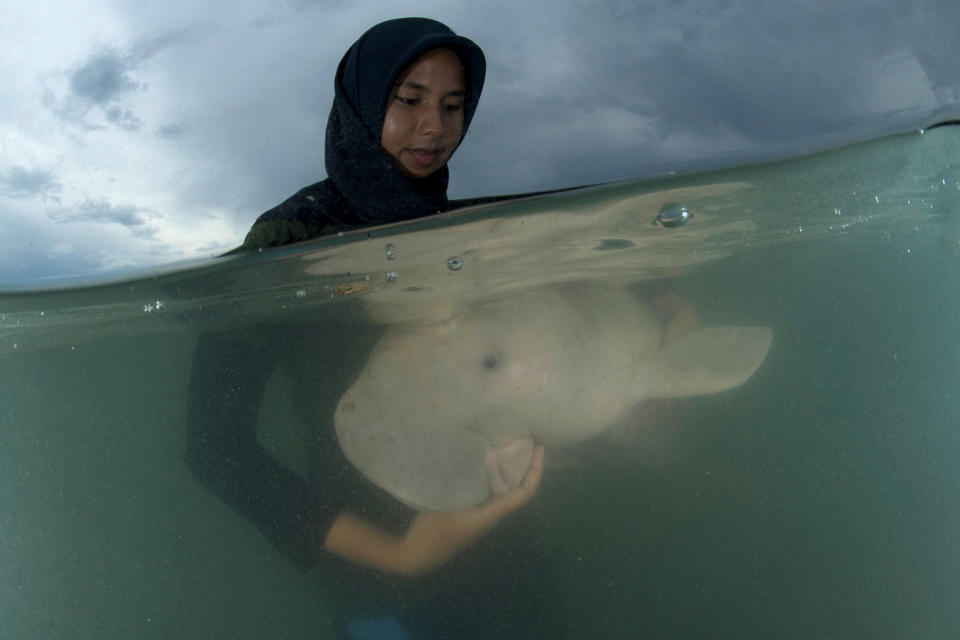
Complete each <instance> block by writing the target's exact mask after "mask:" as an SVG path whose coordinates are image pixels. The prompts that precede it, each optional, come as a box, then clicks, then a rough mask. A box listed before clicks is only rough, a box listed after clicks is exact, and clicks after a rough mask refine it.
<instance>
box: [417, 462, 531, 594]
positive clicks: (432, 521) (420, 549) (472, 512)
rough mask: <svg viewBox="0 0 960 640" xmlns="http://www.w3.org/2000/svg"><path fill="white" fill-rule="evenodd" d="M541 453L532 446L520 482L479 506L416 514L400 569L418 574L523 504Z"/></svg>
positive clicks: (439, 563) (437, 564) (433, 565)
mask: <svg viewBox="0 0 960 640" xmlns="http://www.w3.org/2000/svg"><path fill="white" fill-rule="evenodd" d="M543 455H544V454H543V447H542V446H539V447H537V448H536V449H534V451H533V459H532V460H531V461H530V468H529V469H528V470H527V474H526V475H525V476H524V478H523V482H521V483H520V484H519V485H517V486H516V487H514V488H513V489H510V490H509V491H507V492H506V493H504V494H503V495H500V496H498V497H495V498H493V499H491V500H488V501H487V502H485V503H483V504H482V505H480V506H477V507H472V508H470V509H464V510H462V511H422V512H420V513H419V514H417V516H416V518H414V520H413V522H412V523H411V524H410V529H409V530H408V531H407V535H406V536H405V537H404V539H403V542H402V543H401V547H402V550H401V556H402V558H403V563H404V567H403V569H404V570H403V571H402V573H404V574H406V575H418V574H420V573H423V572H425V571H429V570H430V569H433V568H435V567H437V566H439V565H441V564H443V563H444V562H446V561H447V560H449V559H450V558H452V557H453V556H454V555H456V554H457V553H459V552H460V551H462V550H463V549H465V548H466V547H468V546H470V544H471V543H473V542H474V541H476V540H477V539H478V538H480V537H481V536H483V535H484V534H485V533H487V532H488V531H489V530H490V529H492V528H493V527H494V526H496V525H497V523H499V522H500V521H501V520H503V518H505V517H506V516H507V515H509V514H510V513H512V512H513V511H515V510H516V509H518V508H520V507H521V506H523V505H524V504H526V503H527V501H528V500H530V498H532V497H533V496H534V495H536V493H537V488H538V487H539V486H540V479H541V477H542V476H543Z"/></svg>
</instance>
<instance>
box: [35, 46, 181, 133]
mask: <svg viewBox="0 0 960 640" xmlns="http://www.w3.org/2000/svg"><path fill="white" fill-rule="evenodd" d="M192 31H195V29H194V30H192ZM192 31H191V30H182V31H175V32H170V33H165V34H161V35H159V36H153V37H149V38H145V39H142V40H139V41H137V42H135V43H133V44H131V45H130V46H129V47H127V48H126V49H124V50H121V49H117V48H100V49H98V50H97V51H95V52H93V53H92V54H90V56H89V57H88V58H87V59H86V60H83V61H82V62H80V63H78V64H77V65H76V66H75V67H74V68H73V70H72V71H69V72H67V74H66V77H67V86H68V90H69V91H68V93H67V94H66V95H64V96H61V97H59V98H58V97H57V96H56V95H55V94H54V93H53V92H52V91H51V90H50V89H49V87H48V88H46V89H45V90H44V92H43V95H42V98H41V103H42V104H43V105H44V106H46V107H48V108H50V109H51V110H52V111H53V113H55V114H56V115H57V116H59V117H60V118H62V119H63V120H66V121H68V122H71V123H73V124H75V125H77V126H80V127H82V128H84V129H102V128H103V127H104V125H101V124H98V123H96V122H91V121H90V120H89V116H90V114H91V112H93V113H95V114H98V115H100V116H102V118H103V120H104V122H105V123H106V124H107V125H112V126H115V127H116V128H118V129H121V130H123V131H137V130H139V129H140V128H141V127H142V126H143V120H142V119H141V118H139V117H138V116H137V115H136V113H135V112H134V111H133V108H132V107H131V106H130V105H129V104H125V103H124V100H126V99H128V98H129V97H130V96H132V95H133V94H136V93H138V92H141V91H144V90H145V89H146V88H147V84H146V82H143V81H138V80H137V79H136V78H137V75H138V72H141V71H142V66H143V65H144V63H145V62H147V61H148V60H150V59H151V58H152V57H153V56H155V55H156V54H157V53H159V52H160V51H162V50H164V49H165V48H167V47H170V46H171V45H174V44H177V43H180V42H183V41H185V40H187V39H189V37H190V34H191V33H192Z"/></svg>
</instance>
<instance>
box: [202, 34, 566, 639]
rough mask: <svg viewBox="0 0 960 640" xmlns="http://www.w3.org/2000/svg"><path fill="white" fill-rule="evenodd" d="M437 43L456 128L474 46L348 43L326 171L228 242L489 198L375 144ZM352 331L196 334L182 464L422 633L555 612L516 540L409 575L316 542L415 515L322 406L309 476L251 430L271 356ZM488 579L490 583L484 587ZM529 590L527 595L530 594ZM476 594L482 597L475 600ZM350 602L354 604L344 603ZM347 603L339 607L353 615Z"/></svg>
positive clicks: (301, 563) (458, 631) (371, 39)
mask: <svg viewBox="0 0 960 640" xmlns="http://www.w3.org/2000/svg"><path fill="white" fill-rule="evenodd" d="M438 46H445V47H449V48H451V49H453V50H454V51H456V52H457V53H458V55H459V56H460V58H461V60H462V61H463V63H464V68H465V79H466V84H467V87H466V88H467V96H466V100H465V105H464V132H466V128H467V126H468V125H469V123H470V119H471V118H472V116H473V113H474V110H475V109H476V105H477V101H478V99H479V95H480V91H481V88H482V85H483V79H484V69H485V67H484V64H485V63H484V59H483V54H482V52H481V51H480V49H479V48H478V47H477V46H476V45H474V44H473V43H472V42H470V41H469V40H466V39H465V38H461V37H459V36H456V35H454V34H453V32H451V31H449V29H447V28H446V27H444V26H443V25H441V24H439V23H437V22H433V21H430V20H424V19H403V20H397V21H390V22H387V23H382V24H381V25H378V26H377V27H374V28H373V29H371V30H370V31H368V32H367V33H366V34H364V36H362V37H361V38H360V39H359V40H358V41H357V42H356V43H355V44H354V45H353V47H351V49H350V50H349V51H348V52H347V53H346V55H345V56H344V58H343V60H342V61H341V62H340V65H339V67H338V69H337V75H336V81H335V97H334V102H333V107H332V109H331V113H330V118H329V121H328V125H327V132H326V166H327V173H328V176H329V177H328V178H327V179H326V180H323V181H322V182H318V183H316V184H314V185H311V186H308V187H306V188H304V189H302V190H301V191H299V192H298V193H296V194H295V195H294V196H292V197H291V198H289V199H288V200H286V201H285V202H283V203H282V204H280V205H279V206H277V207H275V208H273V209H271V210H269V211H267V212H266V213H264V214H263V215H261V216H260V217H259V218H258V219H257V221H256V222H255V223H254V225H253V227H252V228H251V229H250V232H249V233H248V235H247V237H246V239H245V240H244V243H243V245H242V246H241V247H239V248H238V249H237V250H235V251H234V252H236V251H249V250H256V249H263V248H268V247H274V246H280V245H285V244H289V243H293V242H299V241H304V240H309V239H312V238H316V237H320V236H323V235H328V234H331V233H336V232H338V231H344V230H349V229H356V228H360V227H364V226H370V225H376V224H384V223H389V222H395V221H400V220H408V219H413V218H419V217H423V216H427V215H431V214H434V213H436V212H439V211H445V210H448V209H450V208H452V207H457V206H463V205H465V204H473V203H477V202H483V201H486V200H492V199H494V198H490V199H487V198H481V199H476V200H472V201H460V202H450V201H448V200H447V197H446V189H447V179H448V173H447V169H446V167H444V168H442V169H440V170H438V171H436V172H435V173H434V174H432V175H431V176H430V177H428V178H425V179H418V180H414V179H410V178H407V177H405V176H403V175H402V174H400V173H399V172H398V171H397V170H396V169H395V168H394V166H393V162H392V160H391V159H390V157H389V156H388V155H387V154H386V152H385V151H384V150H383V149H382V148H381V147H380V144H379V131H380V130H381V129H382V126H383V119H384V114H385V112H386V108H387V101H388V99H389V95H390V92H391V89H392V87H393V83H394V81H395V78H396V77H398V75H399V74H400V73H401V72H402V71H403V70H404V69H405V68H406V67H408V66H409V65H410V64H411V63H412V62H413V61H415V60H416V59H417V58H418V57H419V56H421V55H422V54H423V53H425V52H427V51H429V50H431V49H434V48H436V47H438ZM231 253H233V252H231ZM356 329H357V328H356V327H349V328H346V329H345V330H343V331H339V330H338V329H337V328H336V327H335V326H334V325H319V326H317V325H304V324H302V323H301V324H299V325H297V324H292V323H271V324H269V325H257V326H252V327H249V328H247V329H244V330H236V329H234V330H231V331H223V332H206V333H204V334H202V335H201V336H200V340H199V343H198V346H197V351H196V354H195V357H194V368H193V373H192V377H191V382H190V386H191V393H190V408H189V412H188V418H187V451H186V462H187V465H188V467H189V468H190V470H191V471H192V472H193V474H194V475H195V476H196V477H197V479H198V480H199V481H201V482H202V483H203V484H204V485H206V486H207V487H208V488H210V490H211V491H213V492H214V493H215V494H216V495H217V496H219V497H220V498H221V499H222V500H224V501H225V502H226V503H228V504H230V505H232V506H233V507H235V508H236V509H238V510H239V511H240V512H241V513H242V514H243V515H244V516H245V517H246V518H247V519H248V520H250V521H251V522H253V523H254V524H255V525H256V526H257V527H258V528H259V530H260V531H261V532H262V533H263V534H264V535H265V536H266V537H267V538H268V539H269V540H270V541H271V542H272V543H273V544H274V545H275V546H276V548H277V549H278V550H280V551H281V552H282V553H283V554H284V555H285V556H286V557H288V558H289V559H290V560H291V561H292V562H293V563H294V564H296V565H297V566H298V567H300V568H301V569H302V570H304V571H307V570H310V569H313V568H314V567H317V566H318V565H319V564H321V563H322V564H323V567H322V570H323V572H324V573H325V574H328V573H332V574H336V575H349V576H350V577H351V578H353V579H356V580H355V581H358V582H359V583H362V589H363V590H364V592H365V593H374V594H379V595H382V594H385V593H386V594H391V593H392V594H393V595H394V596H396V597H397V598H399V600H400V601H401V602H402V605H401V606H402V607H404V608H405V609H404V610H405V611H406V613H405V614H403V616H402V617H403V619H405V620H407V622H406V623H405V624H407V625H408V627H409V626H410V625H413V627H416V628H418V629H426V628H430V629H432V631H430V632H429V633H427V632H425V633H424V635H423V636H422V637H431V638H434V637H447V634H449V637H459V638H468V637H478V638H479V637H490V634H491V633H496V635H497V636H498V637H511V635H512V634H511V633H510V632H511V631H516V632H517V633H521V634H522V633H527V632H528V631H529V629H527V630H525V629H526V627H527V626H528V624H529V623H531V622H537V618H538V617H539V618H542V620H539V622H538V623H539V624H541V625H542V624H545V623H549V621H550V620H553V618H554V617H555V615H554V614H552V613H551V614H550V615H547V614H543V615H541V616H537V615H535V614H536V609H537V608H536V607H535V606H533V604H534V601H535V600H536V598H537V597H541V598H542V597H543V595H544V593H545V591H544V589H543V588H542V586H541V587H539V588H538V587H536V586H534V585H530V584H524V582H525V581H528V580H529V577H530V576H531V575H535V574H536V572H530V571H524V570H523V569H522V568H523V567H524V566H529V565H530V563H531V562H534V563H536V562H537V558H536V557H533V558H531V557H530V555H531V553H530V552H529V550H528V551H526V552H521V551H518V550H517V545H516V543H515V542H514V541H512V540H510V539H509V536H506V537H504V536H488V539H487V540H485V541H484V542H483V543H482V544H480V545H478V546H477V547H475V548H474V549H471V550H470V552H468V553H464V554H461V556H460V557H458V558H456V559H454V561H452V562H450V563H447V565H445V566H444V567H441V568H440V569H438V570H436V571H434V572H432V573H431V574H429V576H428V578H426V579H422V580H417V581H410V580H400V579H394V578H390V577H386V576H383V575H382V574H376V573H375V572H372V571H368V570H365V569H363V568H361V567H358V566H356V565H352V564H350V563H347V562H346V561H343V560H340V559H338V558H336V557H334V556H332V555H331V554H326V553H323V552H322V550H321V549H322V542H323V540H324V538H325V537H326V534H327V531H328V529H329V527H330V525H331V524H332V523H333V521H334V519H336V517H337V515H338V514H340V513H342V512H344V511H351V512H354V513H356V514H357V515H359V516H360V517H361V518H363V519H365V520H366V521H368V522H370V523H371V524H374V525H375V526H378V527H381V528H383V529H386V530H388V531H391V532H394V533H402V532H403V531H405V530H406V527H407V526H408V525H409V522H410V520H411V519H412V517H413V516H414V515H415V514H414V512H413V511H412V510H410V509H409V508H407V507H405V506H403V505H401V504H400V503H398V502H397V501H395V500H393V499H392V498H390V497H389V496H388V495H387V494H386V493H385V492H383V491H381V490H379V489H377V488H376V487H373V485H372V484H370V483H369V482H367V481H366V480H365V479H363V478H362V476H361V475H360V474H359V472H357V471H356V470H355V469H354V468H353V467H352V466H351V465H349V463H348V462H347V461H346V459H345V458H344V456H343V454H342V452H341V451H340V448H339V446H338V445H337V443H336V439H335V436H334V432H333V426H332V417H333V416H332V414H333V409H332V407H328V409H329V412H328V415H326V416H324V417H321V418H318V419H317V421H316V424H315V426H316V429H317V434H316V435H317V437H318V439H319V441H320V445H319V446H317V455H318V458H317V460H316V461H315V464H314V470H313V472H312V474H311V476H310V478H306V479H305V478H303V477H301V476H298V475H297V474H295V473H294V472H293V471H291V470H290V469H288V468H285V467H284V466H283V465H282V464H280V463H279V462H278V461H277V460H276V459H274V458H273V457H272V456H271V455H270V454H269V453H268V452H266V451H265V450H264V449H263V447H262V446H261V445H260V443H259V442H258V439H257V418H258V413H259V408H260V404H261V400H262V397H263V392H264V387H265V383H266V380H267V378H268V377H269V376H270V375H271V374H272V372H273V370H274V369H275V368H276V366H277V365H278V364H279V363H281V362H285V361H289V360H290V357H291V355H292V354H296V353H298V352H303V350H305V349H313V350H320V349H321V347H319V346H318V336H317V333H318V331H319V332H320V333H321V334H322V335H326V334H329V333H331V332H337V334H338V335H336V336H332V335H331V336H329V343H330V344H331V345H333V344H335V345H337V346H340V347H344V345H349V346H348V347H346V348H343V350H342V352H341V354H344V357H347V356H346V355H345V354H358V353H359V354H366V353H369V349H370V348H371V347H372V345H373V343H374V341H375V340H376V337H377V336H376V335H375V334H374V333H371V332H367V333H366V334H364V332H362V331H360V332H358V331H357V330H356ZM321 340H322V338H321ZM322 352H323V353H324V354H325V355H327V356H328V357H334V358H336V357H337V356H336V355H335V354H334V353H333V351H332V350H330V349H327V348H322ZM331 354H333V355H331ZM351 358H352V356H350V357H347V359H351ZM362 365H363V362H362V358H361V361H360V362H357V361H356V359H355V358H352V360H351V362H350V363H349V365H348V366H347V369H348V370H353V369H356V371H358V370H359V367H360V366H362ZM354 374H355V372H354ZM301 375H303V372H301ZM339 377H340V378H342V379H339V380H338V381H337V382H336V384H342V385H343V388H342V389H339V388H332V389H329V390H328V391H329V392H330V393H331V394H332V395H333V396H336V394H338V393H342V392H343V391H345V390H346V385H348V384H350V383H351V382H352V378H351V374H350V373H349V372H345V373H343V375H340V376H339ZM334 403H335V400H334ZM333 406H335V404H334V405H333ZM490 554H492V557H493V558H494V559H493V560H492V561H488V560H485V559H484V556H488V555H490ZM494 583H495V584H496V586H492V585H493V584H494ZM535 588H537V589H538V594H533V593H531V592H532V591H533V590H534V589H535ZM517 591H519V592H520V593H521V594H523V595H520V596H519V597H520V598H521V600H519V601H517V600H514V598H515V597H516V595H515V594H516V592H517ZM484 594H486V595H484ZM488 597H494V600H493V601H489V602H488V601H487V600H486V599H485V598H488ZM504 597H509V598H510V599H511V602H512V603H513V604H512V606H511V605H505V603H504V602H501V601H500V600H498V598H500V599H502V598H504ZM388 600H389V599H388ZM350 606H352V607H353V608H354V609H357V606H356V605H355V602H354V603H353V604H352V605H350ZM347 608H350V607H347ZM362 608H363V607H359V609H362ZM359 609H358V611H359ZM358 611H354V613H353V614H356V615H360V613H358ZM511 611H513V612H514V614H516V612H517V611H522V614H516V615H514V614H511V613H510V612H511ZM341 613H342V614H344V615H353V614H350V613H349V612H346V613H345V612H344V611H342V610H341ZM541 613H542V612H541ZM504 616H506V618H505V617H504ZM531 616H532V617H531ZM548 619H549V620H548ZM411 620H413V621H412V622H411ZM518 621H522V622H518ZM551 624H552V623H549V624H548V626H550V625H551ZM541 628H542V627H541ZM438 630H439V631H438ZM414 637H421V636H420V635H415V636H414ZM551 637H555V634H552V636H551Z"/></svg>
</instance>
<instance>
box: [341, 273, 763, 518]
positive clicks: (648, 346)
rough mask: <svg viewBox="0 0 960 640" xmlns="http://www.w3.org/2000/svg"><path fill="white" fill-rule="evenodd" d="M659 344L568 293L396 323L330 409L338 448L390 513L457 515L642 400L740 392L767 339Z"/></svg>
mask: <svg viewBox="0 0 960 640" xmlns="http://www.w3.org/2000/svg"><path fill="white" fill-rule="evenodd" d="M663 336H664V331H663V326H662V325H661V322H660V320H659V319H658V318H657V316H656V314H655V313H654V312H653V311H652V310H651V309H650V308H649V307H648V306H647V305H646V304H644V303H643V302H642V301H641V300H640V299H639V298H638V297H636V296H635V295H633V294H632V293H630V292H628V291H625V290H621V289H604V288H598V287H595V286H593V287H589V286H588V287H578V286H575V285H564V286H553V287H546V288H544V289H541V290H537V291H533V292H527V293H526V294H524V295H523V296H520V297H517V298H513V299H501V300H496V301H492V302H487V303H483V304H477V305H474V306H473V307H471V308H469V309H466V310H464V311H463V313H461V314H459V315H458V316H456V317H454V318H451V319H448V320H446V321H443V322H438V323H434V324H429V325H419V326H406V327H405V326H399V325H398V326H395V327H392V328H391V329H390V330H389V331H387V333H386V334H385V335H384V336H383V337H382V338H381V340H380V342H379V343H378V344H377V347H376V348H375V349H374V351H373V352H372V353H371V355H370V358H369V360H368V362H367V364H366V366H365V367H364V369H363V371H362V372H361V373H360V375H359V377H358V378H357V380H356V382H355V383H354V384H353V386H351V388H350V389H348V390H347V392H346V393H345V394H344V395H343V397H342V398H341V399H340V403H339V405H338V407H337V411H336V416H335V426H336V432H337V437H338V439H339V442H340V445H341V448H342V449H343V451H344V453H345V454H346V456H347V458H348V459H349V460H350V462H351V463H353V465H354V466H356V467H357V468H358V469H359V470H360V471H361V472H362V473H363V474H364V475H365V476H367V478H369V479H370V480H371V481H373V482H374V483H375V484H377V485H378V486H380V487H382V488H383V489H385V490H387V491H388V492H390V493H391V494H393V495H394V496H395V497H396V498H398V499H399V500H401V501H402V502H405V503H406V504H408V505H410V506H413V507H415V508H418V509H433V510H443V511H448V510H457V509H463V508H467V507H470V506H474V505H477V504H479V503H481V502H484V501H485V500H487V499H489V497H490V496H491V495H492V494H493V495H495V494H497V493H502V492H503V491H504V490H505V489H506V488H508V487H509V486H515V485H516V484H517V483H519V482H520V480H521V479H522V477H523V473H524V472H525V471H526V469H527V467H528V466H529V463H530V459H531V456H532V453H533V447H534V443H535V442H536V443H540V444H544V445H546V446H547V447H551V446H557V445H565V444H570V443H575V442H579V441H583V440H586V439H588V438H591V437H593V436H595V435H598V434H600V433H602V432H604V431H606V430H607V429H609V428H610V427H612V426H614V425H616V424H619V423H620V422H621V421H624V420H626V419H627V418H628V417H629V416H630V415H632V414H633V410H634V408H635V407H636V406H637V405H638V404H639V403H641V402H643V401H644V400H646V399H650V398H675V397H681V396H691V395H698V394H706V393H714V392H718V391H723V390H726V389H731V388H734V387H736V386H738V385H740V384H742V383H743V382H744V381H745V380H747V378H749V377H750V376H751V375H752V374H753V373H754V372H755V371H756V369H757V368H758V367H759V366H760V364H761V363H762V362H763V360H764V358H765V357H766V354H767V351H768V349H769V348H770V344H771V339H772V333H771V331H770V330H769V329H767V328H764V327H712V328H705V329H697V330H694V331H692V332H690V333H688V334H686V335H684V336H682V337H680V338H678V339H676V340H673V341H671V342H669V343H668V344H666V345H664V344H663V342H664V340H663Z"/></svg>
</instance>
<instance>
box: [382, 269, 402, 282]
mask: <svg viewBox="0 0 960 640" xmlns="http://www.w3.org/2000/svg"><path fill="white" fill-rule="evenodd" d="M383 277H384V278H386V279H387V282H396V281H397V278H399V277H400V274H399V273H397V272H396V271H387V272H386V273H385V274H383Z"/></svg>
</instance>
